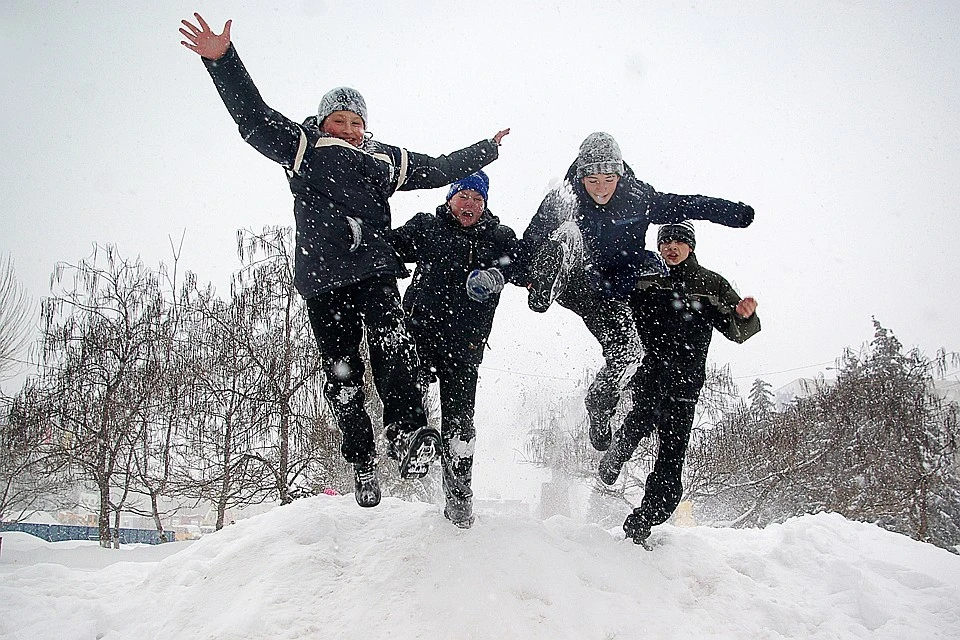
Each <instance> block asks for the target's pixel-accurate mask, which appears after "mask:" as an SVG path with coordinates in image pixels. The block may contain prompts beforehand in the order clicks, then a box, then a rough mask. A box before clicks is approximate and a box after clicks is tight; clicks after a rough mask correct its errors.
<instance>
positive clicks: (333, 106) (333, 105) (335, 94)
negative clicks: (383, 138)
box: [317, 87, 369, 127]
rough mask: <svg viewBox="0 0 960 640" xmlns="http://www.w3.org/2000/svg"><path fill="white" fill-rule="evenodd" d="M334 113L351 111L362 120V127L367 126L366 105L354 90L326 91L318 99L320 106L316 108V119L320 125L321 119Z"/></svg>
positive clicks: (336, 89) (346, 88)
mask: <svg viewBox="0 0 960 640" xmlns="http://www.w3.org/2000/svg"><path fill="white" fill-rule="evenodd" d="M334 111H352V112H354V113H355V114H357V115H358V116H360V117H361V118H363V126H364V127H366V126H367V125H368V122H369V121H368V120H367V103H366V102H364V100H363V96H362V95H360V92H359V91H357V90H356V89H351V88H350V87H337V88H335V89H330V91H327V92H326V93H325V94H324V95H323V98H321V99H320V106H319V107H317V117H318V118H319V122H320V124H321V125H322V124H323V119H324V118H326V117H327V116H328V115H330V114H331V113H333V112H334Z"/></svg>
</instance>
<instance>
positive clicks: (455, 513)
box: [443, 500, 475, 529]
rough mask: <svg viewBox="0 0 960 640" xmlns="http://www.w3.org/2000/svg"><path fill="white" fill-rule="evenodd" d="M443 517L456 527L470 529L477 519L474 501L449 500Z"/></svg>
mask: <svg viewBox="0 0 960 640" xmlns="http://www.w3.org/2000/svg"><path fill="white" fill-rule="evenodd" d="M443 517H444V518H446V519H447V520H449V521H450V522H452V523H453V525H454V526H456V527H460V528H461V529H469V528H470V527H472V526H473V523H474V521H475V517H474V515H473V503H472V502H471V501H470V500H466V501H456V502H454V501H450V500H448V501H447V506H445V507H444V508H443Z"/></svg>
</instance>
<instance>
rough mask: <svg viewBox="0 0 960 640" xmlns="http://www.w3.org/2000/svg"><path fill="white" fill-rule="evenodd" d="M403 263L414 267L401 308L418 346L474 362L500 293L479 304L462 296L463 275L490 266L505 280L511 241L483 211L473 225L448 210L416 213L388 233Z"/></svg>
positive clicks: (510, 271)
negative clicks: (501, 274)
mask: <svg viewBox="0 0 960 640" xmlns="http://www.w3.org/2000/svg"><path fill="white" fill-rule="evenodd" d="M388 239H389V240H390V242H391V244H392V245H393V246H394V248H396V250H397V253H398V255H399V256H400V259H401V260H402V261H403V262H415V263H417V267H416V269H415V270H414V273H413V281H412V282H411V283H410V286H409V287H408V288H407V290H406V292H405V293H404V295H403V308H404V310H405V311H406V312H407V316H408V318H409V319H410V322H409V325H408V326H409V327H410V330H411V331H412V332H413V334H414V337H415V339H416V342H417V345H418V346H423V347H425V348H426V349H428V350H430V351H431V352H432V353H435V354H449V355H450V356H452V357H453V358H455V359H458V360H463V361H467V362H473V363H479V362H480V361H481V360H482V358H483V347H484V345H485V344H486V342H487V338H488V337H489V336H490V330H491V328H492V327H493V315H494V313H495V312H496V310H497V304H498V303H499V302H500V294H493V295H491V296H490V297H489V298H488V299H487V300H485V301H484V302H478V301H476V300H472V299H471V298H470V297H469V296H467V288H466V282H467V275H468V274H469V273H470V272H471V271H472V270H474V269H489V268H491V267H496V268H497V269H499V270H500V272H501V273H503V276H504V278H505V279H507V280H510V279H511V278H512V277H513V275H514V271H515V264H516V257H517V236H516V234H515V233H514V231H513V229H511V228H510V227H508V226H506V225H503V224H500V220H499V219H498V218H497V217H496V216H494V215H493V214H492V213H490V210H489V209H487V210H485V211H484V212H483V215H481V216H480V219H479V220H478V221H477V223H476V224H474V225H471V226H469V227H464V226H463V225H461V224H460V223H459V222H458V221H457V219H456V218H454V216H453V213H452V212H451V211H450V207H449V206H448V205H446V204H442V205H440V206H439V207H437V210H436V213H435V214H430V213H418V214H417V215H415V216H414V217H413V218H411V219H410V220H409V221H407V223H406V224H404V225H403V226H402V227H398V228H396V229H394V230H392V231H391V232H389V234H388Z"/></svg>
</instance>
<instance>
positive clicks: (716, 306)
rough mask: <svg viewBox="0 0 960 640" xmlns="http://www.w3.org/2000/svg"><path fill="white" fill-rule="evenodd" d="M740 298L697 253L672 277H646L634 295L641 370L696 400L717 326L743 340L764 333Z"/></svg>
mask: <svg viewBox="0 0 960 640" xmlns="http://www.w3.org/2000/svg"><path fill="white" fill-rule="evenodd" d="M740 300H741V298H740V296H739V295H738V294H737V292H736V291H734V289H733V287H731V286H730V283H729V282H727V280H726V279H725V278H724V277H723V276H721V275H720V274H718V273H715V272H713V271H710V270H709V269H705V268H704V267H701V266H700V264H699V263H698V262H697V257H696V255H695V254H693V253H691V254H690V256H689V257H688V258H687V259H686V260H684V261H683V262H681V263H680V264H678V265H676V266H674V267H670V275H668V276H645V277H643V278H641V279H640V281H639V282H638V283H637V288H636V290H635V291H634V292H633V293H632V294H631V296H630V307H631V309H632V310H633V314H634V317H635V318H636V321H637V331H638V332H639V334H640V341H641V342H642V343H643V347H644V356H643V361H642V363H641V366H640V372H638V375H639V374H644V373H645V374H646V375H648V376H651V377H652V378H656V379H657V380H658V381H659V383H660V384H663V385H665V386H666V388H667V390H668V392H669V394H670V395H672V396H674V397H677V398H685V399H688V400H692V401H695V400H696V399H697V398H698V397H699V393H700V389H701V388H702V387H703V383H704V379H705V376H706V365H707V350H708V349H709V347H710V339H711V338H712V336H713V330H714V329H716V330H717V331H719V332H720V333H722V334H723V335H724V336H725V337H726V338H727V339H729V340H732V341H734V342H738V343H740V342H744V341H745V340H747V339H748V338H750V337H751V336H753V335H754V334H756V333H757V332H758V331H760V319H759V318H758V317H757V314H756V313H754V314H753V315H752V316H750V317H749V318H746V319H744V318H741V317H740V316H738V315H737V313H736V311H735V310H734V309H735V308H736V306H737V303H739V302H740Z"/></svg>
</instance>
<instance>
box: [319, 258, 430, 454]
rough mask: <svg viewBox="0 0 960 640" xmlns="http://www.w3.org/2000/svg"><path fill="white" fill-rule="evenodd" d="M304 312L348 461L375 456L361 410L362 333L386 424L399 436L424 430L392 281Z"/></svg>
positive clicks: (337, 293)
mask: <svg viewBox="0 0 960 640" xmlns="http://www.w3.org/2000/svg"><path fill="white" fill-rule="evenodd" d="M307 309H308V311H309V314H310V324H311V326H312V327H313V334H314V335H315V336H316V338H317V345H319V347H320V358H321V361H322V364H323V372H324V375H325V377H326V380H325V382H324V386H323V395H324V398H325V399H326V401H327V404H328V405H329V406H330V409H331V411H332V412H333V415H334V418H335V419H336V421H337V426H338V427H339V428H340V431H341V433H342V434H343V445H342V446H341V448H340V452H341V453H342V454H343V457H344V459H346V461H347V462H350V463H353V464H357V463H361V462H366V461H369V460H371V459H373V458H374V457H375V456H376V445H375V444H374V435H373V426H372V423H371V421H370V416H369V415H368V414H367V411H366V407H365V406H364V402H365V399H366V398H365V396H364V392H363V374H364V371H365V366H364V362H363V358H362V356H361V352H360V348H361V341H362V340H363V337H364V331H366V338H367V347H368V349H369V352H370V367H371V370H372V374H373V383H374V386H375V387H376V390H377V394H378V395H379V396H380V400H381V401H382V402H383V423H384V425H387V426H388V427H390V428H395V429H399V430H401V431H409V430H412V429H418V428H420V427H422V426H425V425H426V423H427V419H426V415H425V414H424V412H423V393H422V390H421V387H420V385H419V383H418V378H417V372H418V368H419V362H418V359H417V351H416V348H415V347H414V344H413V340H412V338H411V337H410V334H409V333H408V332H407V329H406V327H405V326H404V322H403V310H402V309H401V307H400V293H399V292H398V291H397V281H396V279H395V278H392V277H380V278H373V279H369V280H364V281H363V282H359V283H357V284H353V285H349V286H346V287H341V288H339V289H334V290H333V291H328V292H325V293H323V294H321V295H319V296H317V297H315V298H310V299H309V300H307Z"/></svg>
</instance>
